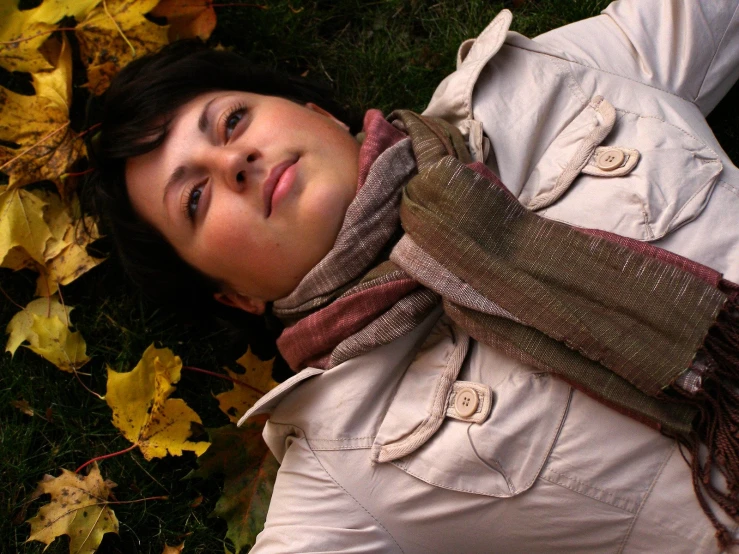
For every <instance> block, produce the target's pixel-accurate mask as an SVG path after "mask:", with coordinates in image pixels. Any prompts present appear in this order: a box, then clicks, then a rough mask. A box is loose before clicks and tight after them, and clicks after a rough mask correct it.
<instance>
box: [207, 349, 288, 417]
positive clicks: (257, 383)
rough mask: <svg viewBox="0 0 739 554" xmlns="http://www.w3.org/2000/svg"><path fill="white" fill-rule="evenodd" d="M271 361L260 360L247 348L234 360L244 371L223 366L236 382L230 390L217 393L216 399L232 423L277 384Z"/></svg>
mask: <svg viewBox="0 0 739 554" xmlns="http://www.w3.org/2000/svg"><path fill="white" fill-rule="evenodd" d="M273 362H274V359H272V360H269V361H266V362H265V361H262V360H260V359H259V358H258V357H257V356H256V355H254V353H253V352H252V351H251V348H249V349H247V351H246V353H245V354H244V355H243V356H241V358H239V359H238V360H236V363H237V364H239V365H240V366H242V367H243V368H244V369H245V370H246V371H245V372H244V373H235V372H233V371H231V370H230V369H228V368H225V369H226V371H227V372H228V375H229V376H230V377H231V379H233V380H234V381H236V382H235V383H234V386H233V388H232V389H231V390H229V391H226V392H222V393H221V394H217V395H216V399H217V400H218V407H219V408H220V409H221V411H222V412H223V413H224V414H226V415H227V416H228V418H229V419H230V420H231V422H232V423H237V422H238V421H239V418H241V416H242V415H244V412H246V410H248V409H249V408H251V407H252V406H253V405H254V404H255V403H256V401H257V400H259V399H260V398H261V397H262V396H264V394H265V393H267V392H268V391H270V390H272V389H273V388H275V387H276V386H277V381H275V380H274V379H272V364H273Z"/></svg>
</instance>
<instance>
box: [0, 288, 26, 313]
mask: <svg viewBox="0 0 739 554" xmlns="http://www.w3.org/2000/svg"><path fill="white" fill-rule="evenodd" d="M0 292H1V293H3V296H4V297H5V298H7V299H8V300H9V301H10V302H11V303H12V304H13V305H15V307H16V308H20V309H21V310H25V308H24V307H23V306H21V305H20V304H18V302H16V301H15V300H13V299H12V298H11V297H10V296H8V293H7V292H5V289H4V288H3V287H0Z"/></svg>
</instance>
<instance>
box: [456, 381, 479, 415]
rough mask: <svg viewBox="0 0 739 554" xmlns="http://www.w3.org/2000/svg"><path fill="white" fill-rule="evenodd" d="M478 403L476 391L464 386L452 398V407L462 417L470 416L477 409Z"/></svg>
mask: <svg viewBox="0 0 739 554" xmlns="http://www.w3.org/2000/svg"><path fill="white" fill-rule="evenodd" d="M479 403H480V400H479V398H478V397H477V392H476V391H475V390H474V389H469V388H464V389H462V390H460V391H459V392H458V393H457V396H456V398H455V399H454V409H455V410H457V413H458V414H459V415H460V416H462V417H470V416H471V415H472V414H474V413H475V411H477V405H478V404H479Z"/></svg>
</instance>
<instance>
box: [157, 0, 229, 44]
mask: <svg viewBox="0 0 739 554" xmlns="http://www.w3.org/2000/svg"><path fill="white" fill-rule="evenodd" d="M151 15H153V16H156V17H166V18H167V23H169V40H170V42H174V41H176V40H180V39H183V38H194V37H199V38H200V39H202V40H208V37H210V34H211V33H212V32H213V29H215V28H216V11H215V10H214V9H213V2H212V0H161V2H159V5H158V6H157V7H156V8H154V9H153V10H152V12H151Z"/></svg>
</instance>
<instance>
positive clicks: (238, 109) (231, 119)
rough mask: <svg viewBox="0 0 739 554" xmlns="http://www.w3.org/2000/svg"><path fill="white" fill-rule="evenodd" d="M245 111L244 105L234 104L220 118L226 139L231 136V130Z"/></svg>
mask: <svg viewBox="0 0 739 554" xmlns="http://www.w3.org/2000/svg"><path fill="white" fill-rule="evenodd" d="M245 113H246V106H244V105H243V104H240V105H238V106H234V107H233V108H231V109H230V110H229V111H228V112H226V114H225V115H224V117H223V118H222V121H223V136H224V137H225V140H228V139H229V138H231V133H232V132H233V130H234V128H235V127H236V125H238V124H239V121H241V120H242V118H243V117H244V114H245Z"/></svg>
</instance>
